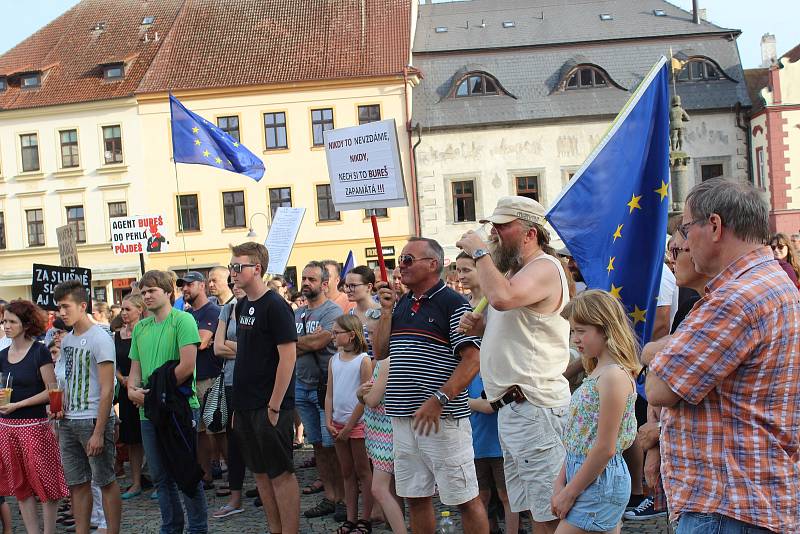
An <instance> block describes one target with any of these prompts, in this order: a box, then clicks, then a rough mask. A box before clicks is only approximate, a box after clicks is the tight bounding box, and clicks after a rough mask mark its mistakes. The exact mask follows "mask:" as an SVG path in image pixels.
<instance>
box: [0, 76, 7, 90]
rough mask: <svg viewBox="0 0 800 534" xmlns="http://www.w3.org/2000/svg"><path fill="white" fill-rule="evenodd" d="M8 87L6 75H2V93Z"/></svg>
mask: <svg viewBox="0 0 800 534" xmlns="http://www.w3.org/2000/svg"><path fill="white" fill-rule="evenodd" d="M6 89H8V82H7V81H6V78H5V76H0V93H2V92H3V91H5V90H6Z"/></svg>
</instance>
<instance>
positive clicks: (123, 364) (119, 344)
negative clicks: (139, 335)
mask: <svg viewBox="0 0 800 534" xmlns="http://www.w3.org/2000/svg"><path fill="white" fill-rule="evenodd" d="M114 351H115V352H116V354H117V371H119V372H120V373H122V376H128V375H129V374H131V358H130V352H131V338H128V339H122V336H121V335H120V333H119V332H114Z"/></svg>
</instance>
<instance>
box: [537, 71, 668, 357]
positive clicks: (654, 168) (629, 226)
mask: <svg viewBox="0 0 800 534" xmlns="http://www.w3.org/2000/svg"><path fill="white" fill-rule="evenodd" d="M666 61H667V60H666V58H664V57H662V58H661V60H660V61H659V62H658V63H657V64H656V65H655V66H654V67H653V69H652V70H651V71H650V72H649V73H648V75H647V76H646V77H645V79H644V80H643V81H642V83H641V84H640V85H639V87H638V89H637V90H636V92H635V93H634V94H633V96H632V97H631V99H630V100H629V102H628V103H627V104H626V105H625V107H624V108H623V109H622V111H621V112H620V113H619V115H617V118H616V119H615V120H614V122H613V124H612V126H611V129H610V130H609V131H608V133H607V134H606V135H605V137H604V138H603V140H602V141H601V142H600V144H599V145H598V146H597V148H596V149H595V150H594V152H593V153H592V154H591V155H590V156H589V158H588V159H587V160H586V162H584V164H583V166H582V167H581V168H580V169H579V170H578V172H577V173H576V174H575V176H574V177H573V179H572V181H571V182H570V183H569V185H567V187H566V188H565V189H564V191H563V192H562V193H561V196H560V197H559V198H558V200H556V202H555V203H554V204H553V207H552V208H551V209H550V211H549V212H548V214H547V219H548V220H549V221H550V224H551V225H552V226H553V228H554V229H555V231H556V232H557V233H558V235H560V236H561V239H563V241H564V244H565V245H566V246H567V248H569V250H570V252H571V253H572V255H573V258H574V259H575V261H576V262H577V263H578V267H579V268H580V270H581V274H582V275H583V277H584V280H585V281H586V285H587V286H588V287H590V288H594V289H605V290H606V291H609V292H611V294H613V295H614V296H616V297H617V298H619V299H621V300H622V302H623V304H624V305H625V308H626V309H627V310H628V315H629V316H630V317H631V320H632V322H633V325H634V329H635V330H636V333H637V334H638V335H639V337H640V341H641V342H642V343H645V342H647V341H648V339H649V338H650V334H651V333H652V331H653V320H654V317H655V313H656V298H657V296H658V290H659V285H660V280H661V269H662V267H663V265H664V238H665V236H666V231H667V210H668V206H669V84H668V73H667V67H666Z"/></svg>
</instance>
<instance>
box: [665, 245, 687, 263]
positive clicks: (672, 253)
mask: <svg viewBox="0 0 800 534" xmlns="http://www.w3.org/2000/svg"><path fill="white" fill-rule="evenodd" d="M681 252H689V249H685V248H680V247H672V248H670V249H669V253H670V256H672V261H678V256H680V255H681Z"/></svg>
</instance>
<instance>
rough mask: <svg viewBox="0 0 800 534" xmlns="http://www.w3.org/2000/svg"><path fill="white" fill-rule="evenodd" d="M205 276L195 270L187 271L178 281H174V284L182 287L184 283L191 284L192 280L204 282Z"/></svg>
mask: <svg viewBox="0 0 800 534" xmlns="http://www.w3.org/2000/svg"><path fill="white" fill-rule="evenodd" d="M205 281H206V277H205V276H203V273H198V272H197V271H189V272H187V273H186V274H184V275H183V276H181V277H180V278H178V281H177V282H175V285H176V286H178V287H183V285H184V284H191V283H192V282H205Z"/></svg>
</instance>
